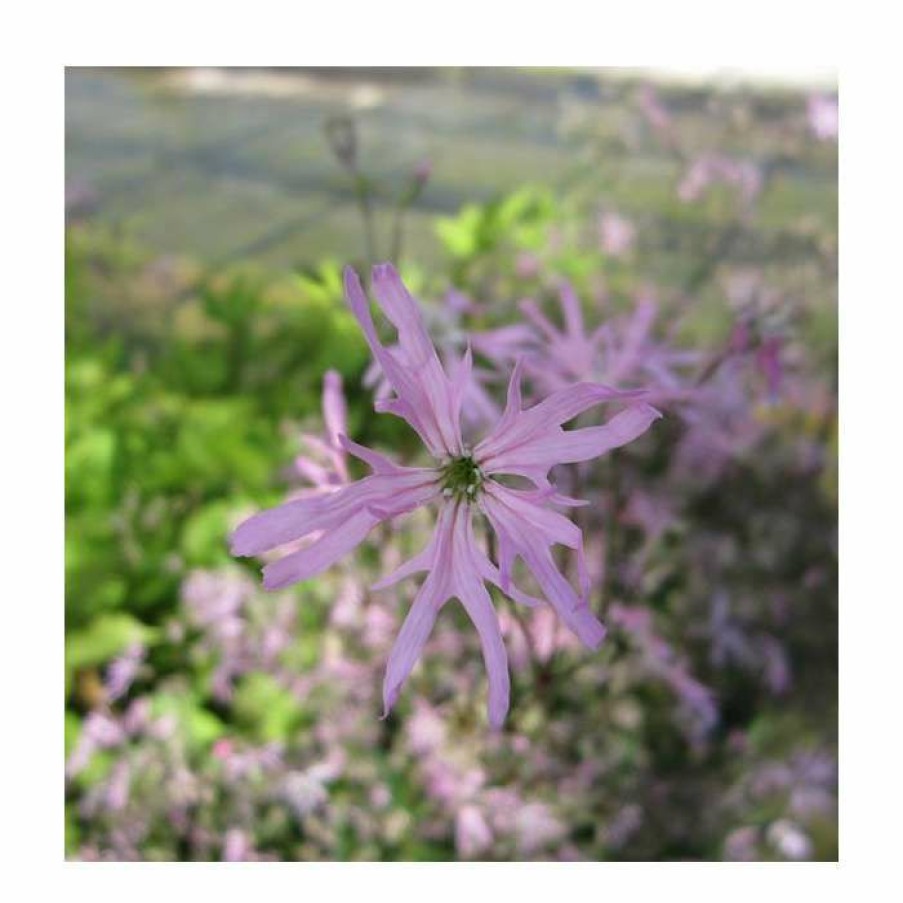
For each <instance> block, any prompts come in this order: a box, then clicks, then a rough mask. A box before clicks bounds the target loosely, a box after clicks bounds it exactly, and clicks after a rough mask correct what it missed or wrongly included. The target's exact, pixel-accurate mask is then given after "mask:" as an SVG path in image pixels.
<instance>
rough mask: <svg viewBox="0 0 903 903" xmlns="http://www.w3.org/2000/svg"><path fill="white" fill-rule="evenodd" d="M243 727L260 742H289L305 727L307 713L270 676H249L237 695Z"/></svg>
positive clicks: (242, 682)
mask: <svg viewBox="0 0 903 903" xmlns="http://www.w3.org/2000/svg"><path fill="white" fill-rule="evenodd" d="M233 708H234V712H235V716H236V719H237V721H238V724H239V726H240V727H241V728H242V729H243V730H244V731H245V732H246V733H247V734H248V736H251V737H253V738H254V739H255V740H256V741H258V742H262V743H270V742H275V741H282V742H286V741H288V740H289V739H290V738H291V737H292V735H293V733H294V732H295V731H296V730H297V729H298V728H299V727H300V726H301V724H302V722H303V719H304V712H303V711H302V709H301V706H300V705H299V703H298V701H297V699H296V698H295V697H294V696H293V695H292V694H291V693H290V692H289V691H288V690H286V689H285V688H284V687H281V686H280V685H279V684H278V683H277V682H276V680H275V679H274V678H273V677H272V676H270V675H269V674H263V673H254V674H248V675H247V676H246V677H245V678H244V679H243V680H242V681H241V682H240V684H239V686H238V688H237V689H236V692H235V700H234V705H233Z"/></svg>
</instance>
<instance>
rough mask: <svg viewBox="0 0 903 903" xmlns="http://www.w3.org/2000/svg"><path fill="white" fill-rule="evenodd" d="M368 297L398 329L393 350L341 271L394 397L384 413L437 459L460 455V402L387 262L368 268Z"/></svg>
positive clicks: (356, 284)
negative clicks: (409, 428)
mask: <svg viewBox="0 0 903 903" xmlns="http://www.w3.org/2000/svg"><path fill="white" fill-rule="evenodd" d="M372 277H373V293H374V294H375V295H376V297H377V300H378V301H379V304H380V306H381V307H382V309H383V311H384V312H385V314H386V316H387V317H388V318H389V320H390V321H391V322H392V324H393V325H394V326H395V328H396V329H397V330H398V351H397V352H393V351H392V350H390V349H388V348H386V347H385V346H383V345H382V343H381V342H380V341H379V336H378V335H377V332H376V327H375V326H374V324H373V319H372V317H371V316H370V306H369V303H368V302H367V296H366V295H365V294H364V291H363V288H362V287H361V284H360V279H359V278H358V276H357V273H355V272H354V270H353V269H351V268H350V267H346V268H345V294H346V297H347V298H348V302H349V304H350V305H351V309H352V312H353V313H354V315H355V317H357V319H358V322H359V323H360V324H361V328H362V329H363V330H364V335H365V337H366V339H367V342H368V344H369V345H370V348H371V350H372V351H373V354H374V356H375V357H376V359H377V360H378V361H379V364H380V366H381V367H382V370H383V373H384V374H385V377H386V379H387V381H388V382H389V383H390V384H391V386H392V388H393V389H394V390H395V392H396V393H397V396H398V397H397V398H396V399H392V403H391V404H388V405H384V406H383V409H384V410H388V411H390V412H391V413H394V414H396V415H398V416H399V417H402V418H404V419H405V420H407V421H408V423H410V424H411V426H412V427H413V428H414V429H415V430H416V431H417V433H418V434H419V435H420V437H421V439H423V442H424V444H425V445H426V446H427V448H429V450H430V451H431V452H432V453H433V454H434V455H435V456H436V457H442V456H444V455H456V454H460V452H461V448H462V445H463V442H462V440H461V430H460V400H458V402H457V403H456V401H455V394H454V389H453V386H452V384H451V381H450V380H449V378H448V376H447V375H446V373H445V371H444V370H443V368H442V364H441V362H440V361H439V356H438V355H437V354H436V349H435V348H434V347H433V343H432V341H431V340H430V337H429V334H428V333H427V331H426V327H425V325H424V323H423V317H422V316H421V314H420V310H419V309H418V307H417V304H416V303H415V302H414V299H413V298H412V297H411V296H410V294H409V293H408V290H407V289H406V288H405V287H404V284H403V283H402V281H401V279H400V278H399V276H398V273H397V272H396V271H395V268H394V267H393V266H392V265H391V264H379V265H377V266H374V267H373V272H372Z"/></svg>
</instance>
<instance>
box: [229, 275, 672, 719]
mask: <svg viewBox="0 0 903 903" xmlns="http://www.w3.org/2000/svg"><path fill="white" fill-rule="evenodd" d="M372 284H373V292H374V294H375V296H376V299H377V301H378V303H379V306H380V307H381V309H382V310H383V312H384V313H385V314H386V316H387V317H388V319H389V321H390V322H391V323H392V325H393V326H394V327H395V329H396V330H397V333H398V338H397V344H396V345H394V346H392V347H387V346H385V345H383V344H382V342H381V341H380V339H379V336H378V334H377V330H376V326H375V324H374V322H373V318H372V316H371V313H370V306H369V303H368V300H367V296H366V295H365V293H364V290H363V288H362V286H361V283H360V280H359V278H358V276H357V274H356V273H355V272H354V271H353V270H352V269H350V268H346V270H345V292H346V296H347V298H348V302H349V304H350V305H351V309H352V311H353V313H354V315H355V317H356V318H357V320H358V322H359V323H360V325H361V328H362V329H363V331H364V335H365V337H366V339H367V342H368V344H369V345H370V349H371V351H372V352H373V355H374V357H375V359H376V361H377V362H378V363H379V366H380V368H381V369H382V372H383V373H384V375H385V378H386V380H387V381H388V383H389V385H390V386H391V387H392V390H393V393H394V394H393V395H392V396H391V397H389V398H385V399H383V400H381V401H378V402H377V409H378V410H381V411H385V412H389V413H392V414H395V415H396V416H398V417H401V418H403V419H404V420H405V421H407V423H409V424H410V426H411V427H412V428H413V429H414V430H415V431H416V433H417V434H418V435H419V436H420V438H421V440H422V442H423V444H424V446H425V448H426V450H427V451H428V452H429V454H430V455H431V456H432V458H433V459H434V462H433V464H432V465H431V466H427V467H403V466H400V465H398V464H395V463H394V462H392V461H391V460H389V459H388V458H386V457H384V456H383V455H381V454H379V453H378V452H375V451H373V450H372V449H369V448H364V447H363V446H360V445H358V444H357V443H355V442H353V441H352V440H350V439H348V438H347V437H346V436H340V437H339V442H340V444H341V446H342V447H343V448H344V449H345V450H346V451H348V452H349V453H350V454H352V455H354V456H356V457H357V458H359V459H360V460H361V461H363V462H364V463H366V464H368V465H369V466H370V468H371V471H372V473H371V474H370V475H369V476H367V477H364V478H363V479H361V480H358V481H357V482H353V483H350V484H348V485H346V486H342V487H340V488H338V489H337V490H336V491H335V492H332V493H328V494H323V495H318V496H315V497H308V498H301V499H295V500H292V501H289V502H286V503H285V504H283V505H281V506H279V507H277V508H273V509H271V510H269V511H264V512H262V513H260V514H258V515H255V516H254V517H252V518H250V519H249V520H247V521H245V522H244V523H243V524H241V525H240V526H239V527H238V529H237V530H236V531H235V532H234V533H233V535H232V551H233V553H234V554H236V555H259V554H260V553H262V552H265V551H267V550H269V549H273V548H275V547H277V546H280V545H283V544H285V543H289V542H294V541H296V540H298V539H300V538H302V537H305V536H308V535H309V534H312V533H318V534H319V535H318V536H317V538H316V539H315V540H314V541H313V542H312V543H310V544H309V545H306V546H304V547H303V548H301V549H300V550H297V551H293V552H292V553H291V554H289V555H287V556H285V557H284V558H281V559H279V560H278V561H275V562H273V563H271V564H268V565H267V566H266V567H265V568H264V586H265V587H267V588H268V589H278V588H280V587H284V586H287V585H289V584H291V583H295V582H297V581H299V580H306V579H308V578H310V577H313V576H315V575H317V574H319V573H321V572H322V571H323V570H325V569H326V568H328V567H330V566H331V565H332V564H333V563H335V562H336V561H338V559H339V558H341V557H342V556H343V555H345V554H346V553H348V552H349V551H351V549H353V548H354V547H355V546H357V545H358V544H359V543H360V542H361V541H362V540H363V539H364V538H365V537H366V536H367V534H368V533H369V532H370V530H371V529H373V527H374V526H376V524H378V523H380V522H381V521H385V520H388V519H390V518H394V517H397V516H398V515H401V514H405V513H407V512H410V511H412V510H414V509H415V508H418V507H420V506H422V505H425V504H428V503H436V504H437V505H439V517H438V521H437V523H436V528H435V531H434V533H433V535H432V537H431V539H430V540H429V541H428V542H427V544H426V546H425V548H424V549H423V550H422V551H421V552H420V553H419V554H418V555H416V556H415V557H414V558H412V559H411V560H410V561H408V562H406V563H404V564H402V565H401V566H400V567H399V568H398V569H397V570H396V571H395V572H394V573H393V574H391V575H389V576H388V577H385V578H383V579H382V580H380V581H379V582H378V583H377V584H375V586H374V589H381V588H384V587H387V586H390V585H392V584H394V583H396V582H397V581H399V580H402V579H404V578H406V577H409V576H411V575H412V574H415V573H417V572H420V571H425V572H426V574H427V576H426V578H425V579H424V581H423V583H422V585H421V586H420V589H419V591H418V592H417V595H416V597H415V599H414V602H413V604H412V605H411V608H410V610H409V612H408V614H407V617H406V618H405V620H404V623H403V624H402V627H401V630H400V632H399V635H398V637H397V639H396V641H395V644H394V646H393V649H392V652H391V653H390V656H389V662H388V666H387V669H386V675H385V680H384V683H383V702H384V706H385V711H386V712H387V713H388V711H389V709H391V707H392V706H393V705H394V704H395V701H396V700H397V698H398V695H399V693H400V691H401V687H402V685H403V683H404V681H405V680H406V678H407V677H408V675H409V674H410V673H411V670H412V669H413V667H414V664H415V663H416V661H417V659H418V658H419V656H420V653H421V651H422V650H423V647H424V645H425V644H426V641H427V638H428V637H429V635H430V632H431V630H432V628H433V625H434V623H435V621H436V618H437V616H438V614H439V611H440V610H441V609H442V607H443V606H444V605H445V603H446V602H448V601H449V600H451V599H453V598H456V599H458V601H459V602H460V603H461V605H462V606H463V607H464V609H465V610H466V611H467V614H468V616H469V617H470V619H471V621H472V622H473V623H474V625H475V627H476V629H477V633H478V634H479V637H480V643H481V646H482V650H483V658H484V660H485V663H486V669H487V672H488V676H489V721H490V724H492V725H493V726H499V725H501V723H502V721H503V720H504V717H505V714H506V712H507V710H508V697H509V677H508V665H507V656H506V653H505V647H504V645H503V643H502V634H501V630H500V627H499V622H498V618H497V616H496V613H495V610H494V608H493V605H492V600H491V598H490V595H489V591H488V589H487V587H486V584H487V582H488V583H491V584H493V585H495V586H497V587H499V588H500V589H501V590H502V592H504V593H506V594H507V595H508V596H510V597H511V598H512V599H513V600H514V601H515V602H517V603H520V604H524V605H535V604H539V603H540V602H541V600H540V599H537V598H534V597H532V596H529V595H527V594H526V593H524V592H523V591H522V590H521V589H519V588H518V587H516V586H515V585H514V584H513V581H512V572H513V566H514V563H515V561H516V560H517V559H518V558H520V559H522V560H523V561H524V563H525V564H526V566H527V568H528V570H529V571H530V572H531V574H532V575H533V578H534V579H535V581H536V584H537V585H538V586H539V588H540V590H541V591H542V594H543V596H544V597H545V600H546V601H547V602H548V603H549V604H551V605H552V606H553V607H554V608H555V610H556V611H557V613H558V615H559V617H560V618H561V619H562V620H563V621H564V623H565V624H566V625H567V626H568V627H569V628H570V629H571V630H572V631H573V632H574V633H575V634H576V635H577V636H578V637H579V638H580V639H581V640H582V641H583V642H584V643H585V644H586V645H587V646H589V647H591V648H595V647H597V646H598V645H599V643H600V642H601V641H602V638H603V636H604V634H605V629H604V628H603V626H602V624H601V623H600V622H599V621H598V619H597V618H596V616H595V615H594V614H593V613H592V611H591V610H590V607H589V602H588V595H589V577H588V574H587V569H586V564H585V561H584V555H583V537H582V534H581V532H580V530H579V529H578V528H577V527H576V526H575V525H574V524H573V523H572V522H571V521H570V520H568V519H567V518H566V517H564V516H563V515H562V514H560V513H559V512H558V511H556V510H555V509H556V508H561V507H567V506H573V505H575V504H581V503H580V502H577V501H575V500H573V499H568V498H565V497H563V496H561V495H559V494H558V493H557V492H556V491H555V488H554V487H553V486H552V485H551V483H550V482H549V479H548V473H549V471H550V470H551V469H552V467H554V466H555V465H557V464H561V463H568V462H577V461H587V460H589V459H591V458H594V457H596V456H598V455H600V454H602V453H604V452H606V451H609V450H610V449H613V448H617V447H618V446H620V445H624V444H625V443H627V442H630V441H631V440H633V439H635V438H636V437H637V436H639V435H641V434H642V433H644V432H645V431H646V429H648V427H649V426H650V424H651V423H652V422H653V421H654V420H655V419H656V418H657V417H659V416H660V415H659V414H658V412H657V411H656V410H655V409H654V408H652V407H651V406H650V405H648V404H646V403H645V402H643V401H642V399H641V393H636V392H623V391H618V390H615V389H611V388H609V387H607V386H603V385H597V384H594V383H589V382H583V383H577V384H575V385H571V386H568V387H566V388H563V389H561V390H559V391H557V392H554V393H553V394H552V395H550V396H549V397H548V398H546V399H545V400H544V401H542V402H540V403H539V404H537V405H534V406H533V407H531V408H529V409H527V410H524V409H523V407H522V403H521V389H520V383H521V370H522V365H521V363H520V362H518V364H517V365H516V366H515V368H514V372H513V374H512V376H511V380H510V383H509V387H508V400H507V404H506V407H505V410H504V412H503V414H502V416H501V418H500V419H499V420H498V422H497V424H496V426H495V428H494V429H492V430H491V431H490V432H489V434H488V435H487V436H486V437H485V438H484V439H483V440H482V441H481V442H480V443H478V444H477V445H476V446H475V447H473V448H470V447H469V446H468V445H467V444H465V442H464V439H463V437H462V433H461V423H462V402H463V400H464V398H465V389H466V387H467V385H468V381H469V379H470V373H471V368H472V362H471V355H470V350H469V348H468V350H467V352H466V353H465V354H464V357H463V359H462V360H461V361H460V364H459V365H458V367H457V368H456V369H455V372H454V376H453V377H450V376H449V374H448V373H447V371H446V369H445V368H444V367H443V364H442V362H441V361H440V358H439V355H438V354H437V352H436V349H435V347H434V346H433V343H432V342H431V340H430V338H429V335H428V333H427V331H426V327H425V325H424V322H423V318H422V316H421V313H420V310H419V309H418V306H417V304H416V302H415V301H414V299H413V298H412V297H411V295H410V294H409V293H408V291H407V289H406V288H405V286H404V284H403V283H402V281H401V279H400V278H399V277H398V274H397V273H396V271H395V269H394V268H393V267H392V266H391V265H389V264H382V265H378V266H375V267H374V268H373V275H372ZM604 402H620V403H621V405H622V406H623V407H624V409H623V410H621V411H620V412H619V413H617V414H616V415H615V416H614V417H612V418H611V419H610V420H609V421H608V422H607V423H606V424H604V425H602V426H595V427H588V428H584V429H577V430H570V431H565V430H564V429H562V425H563V424H564V423H566V422H568V421H569V420H571V419H573V418H574V417H576V416H577V415H578V414H581V413H582V412H584V411H586V410H588V409H589V408H591V407H594V406H595V405H598V404H601V403H604ZM502 475H513V476H518V477H522V478H525V479H526V480H528V481H529V482H531V483H532V484H533V487H534V488H532V489H514V488H511V487H510V486H507V485H505V484H504V483H502V482H501V481H500V480H499V477H501V476H502ZM483 518H485V520H486V521H487V522H488V524H489V527H490V528H491V529H492V530H493V531H494V533H495V535H496V537H497V540H498V553H499V560H498V564H496V563H494V562H492V561H491V560H490V559H489V557H488V556H487V554H486V552H485V551H484V548H483V546H482V545H481V544H480V542H478V540H477V533H476V531H475V528H474V522H475V520H477V519H480V520H481V521H482V519H483ZM556 544H561V545H564V546H567V547H568V548H570V549H572V550H573V551H574V552H575V554H576V556H577V564H578V573H579V575H580V580H579V583H580V586H579V588H578V589H575V588H574V587H573V586H572V585H571V583H570V582H569V581H568V580H567V579H566V578H565V577H564V576H563V575H562V574H561V572H560V571H559V570H558V567H557V566H556V564H555V561H554V559H553V558H552V553H551V550H552V547H553V546H555V545H556Z"/></svg>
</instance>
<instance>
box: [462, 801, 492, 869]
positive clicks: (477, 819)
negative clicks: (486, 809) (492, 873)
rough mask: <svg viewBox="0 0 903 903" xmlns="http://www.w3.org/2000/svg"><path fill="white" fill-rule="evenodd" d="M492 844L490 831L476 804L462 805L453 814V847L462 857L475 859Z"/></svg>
mask: <svg viewBox="0 0 903 903" xmlns="http://www.w3.org/2000/svg"><path fill="white" fill-rule="evenodd" d="M491 846H492V831H491V830H490V828H489V825H487V824H486V819H485V818H483V813H482V812H480V810H479V809H478V808H477V807H476V806H472V805H467V806H462V807H461V808H460V809H459V810H458V814H457V815H456V816H455V848H456V849H457V851H458V854H459V855H460V856H461V858H463V859H475V858H476V857H477V856H479V855H481V854H482V853H485V852H486V851H487V850H488V849H489V848H490V847H491Z"/></svg>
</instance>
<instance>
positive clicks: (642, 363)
mask: <svg viewBox="0 0 903 903" xmlns="http://www.w3.org/2000/svg"><path fill="white" fill-rule="evenodd" d="M560 304H561V312H562V319H563V321H564V328H563V329H558V328H557V327H556V326H555V325H553V324H552V322H551V321H550V320H549V319H548V318H547V317H546V316H545V314H544V313H543V312H542V311H541V310H540V308H539V306H538V305H537V304H536V302H534V301H532V300H529V299H528V300H526V301H523V302H521V310H522V311H523V313H524V316H525V317H526V318H527V319H528V320H529V321H530V323H531V324H532V325H533V326H534V327H535V333H534V335H533V337H532V341H530V342H529V343H528V342H524V348H525V351H526V355H525V368H526V370H527V372H528V373H529V375H530V376H531V377H532V378H533V379H534V380H535V381H536V382H537V383H538V384H539V386H540V387H541V388H543V389H545V390H546V391H554V390H556V389H560V388H563V387H565V386H569V385H571V384H572V383H574V382H577V381H579V380H592V381H598V382H601V383H604V384H606V385H610V386H615V387H624V386H626V385H628V384H629V383H631V382H633V383H637V382H640V381H643V382H646V381H648V380H651V381H652V382H653V383H654V384H656V385H657V387H658V389H659V390H660V392H659V393H658V397H659V398H662V399H664V398H666V397H667V398H671V397H672V396H677V395H679V394H681V391H680V383H681V380H680V378H679V377H678V376H677V375H676V373H675V372H674V371H675V369H676V368H681V367H685V366H686V365H689V364H695V363H696V362H697V358H698V355H696V354H695V352H684V351H680V350H674V349H671V348H668V347H666V346H665V345H661V344H657V343H655V342H654V341H653V338H652V327H653V325H654V323H655V318H656V315H657V314H658V304H657V303H656V301H655V299H654V297H653V296H652V294H651V292H649V291H644V292H643V293H642V294H640V295H639V296H638V298H637V301H636V305H635V307H634V309H633V311H632V312H631V313H630V314H629V315H627V316H625V317H620V318H617V319H613V320H608V321H606V322H605V323H603V324H602V325H601V326H598V327H597V328H595V329H594V330H592V331H591V332H589V331H588V330H587V328H586V326H585V325H584V319H583V310H582V307H581V305H580V300H579V299H578V298H577V295H576V294H575V293H574V290H573V288H572V287H571V286H570V284H568V283H564V284H563V285H562V286H561V291H560Z"/></svg>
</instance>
